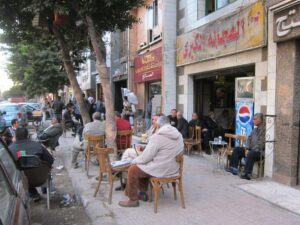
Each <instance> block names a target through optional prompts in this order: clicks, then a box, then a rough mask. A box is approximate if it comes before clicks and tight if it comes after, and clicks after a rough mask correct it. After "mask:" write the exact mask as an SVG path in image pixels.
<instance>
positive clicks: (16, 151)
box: [9, 128, 53, 201]
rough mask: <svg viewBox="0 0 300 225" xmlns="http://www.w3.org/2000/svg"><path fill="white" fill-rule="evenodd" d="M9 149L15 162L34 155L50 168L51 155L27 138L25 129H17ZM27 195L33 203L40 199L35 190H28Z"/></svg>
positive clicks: (41, 146) (51, 162)
mask: <svg viewBox="0 0 300 225" xmlns="http://www.w3.org/2000/svg"><path fill="white" fill-rule="evenodd" d="M9 149H10V151H11V153H12V155H13V157H14V159H15V160H18V158H20V157H21V156H24V155H36V156H38V157H39V158H40V160H42V161H45V162H47V163H49V165H50V166H51V165H52V164H53V157H52V155H51V154H50V153H49V152H48V150H47V149H46V148H45V147H44V146H43V145H41V144H40V143H38V142H35V141H32V140H30V139H29V138H28V130H27V129H26V128H17V130H16V142H13V143H12V144H11V145H10V146H9ZM29 195H30V197H31V198H32V199H33V200H34V201H38V200H39V199H40V195H39V193H38V192H37V190H36V188H29Z"/></svg>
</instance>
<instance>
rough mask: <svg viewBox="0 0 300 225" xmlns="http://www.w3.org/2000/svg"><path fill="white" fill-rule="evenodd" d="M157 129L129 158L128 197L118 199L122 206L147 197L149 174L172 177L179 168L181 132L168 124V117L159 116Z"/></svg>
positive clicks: (132, 205)
mask: <svg viewBox="0 0 300 225" xmlns="http://www.w3.org/2000/svg"><path fill="white" fill-rule="evenodd" d="M157 125H158V128H159V130H158V131H157V132H156V133H155V134H154V135H152V136H151V137H150V139H149V143H148V145H147V147H146V148H145V150H144V152H143V154H141V155H139V156H138V157H137V158H135V159H134V160H133V161H132V165H131V166H130V168H129V170H128V180H127V185H126V190H125V193H126V195H127V196H128V197H129V200H128V201H120V202H119V205H120V206H122V207H137V206H138V205H139V200H147V195H146V193H147V188H148V182H149V177H152V176H153V177H159V178H160V177H173V176H177V175H178V172H179V164H178V163H177V162H176V156H177V155H178V154H180V153H182V152H183V150H184V144H183V138H182V135H181V134H180V133H179V132H178V130H177V129H176V128H175V127H172V126H171V125H170V121H169V118H168V117H166V116H161V117H159V119H158V121H157Z"/></svg>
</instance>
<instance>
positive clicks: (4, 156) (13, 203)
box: [0, 139, 36, 225]
mask: <svg viewBox="0 0 300 225" xmlns="http://www.w3.org/2000/svg"><path fill="white" fill-rule="evenodd" d="M18 162H19V161H18ZM25 164H26V163H25ZM25 164H24V162H23V163H22V166H21V163H20V164H19V163H16V162H15V161H14V159H13V157H12V155H11V154H10V152H9V150H8V148H7V146H6V145H5V144H4V142H3V141H2V139H0V225H30V206H29V196H28V183H27V179H26V177H25V175H24V173H23V172H21V169H25V168H30V167H26V165H25ZM24 166H25V167H24ZM32 167H36V166H32Z"/></svg>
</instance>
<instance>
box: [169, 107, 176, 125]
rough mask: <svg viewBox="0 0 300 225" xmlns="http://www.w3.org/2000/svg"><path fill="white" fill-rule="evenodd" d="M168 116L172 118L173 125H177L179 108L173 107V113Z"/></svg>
mask: <svg viewBox="0 0 300 225" xmlns="http://www.w3.org/2000/svg"><path fill="white" fill-rule="evenodd" d="M168 118H169V120H170V124H171V125H172V126H173V127H177V109H172V110H171V114H170V115H168Z"/></svg>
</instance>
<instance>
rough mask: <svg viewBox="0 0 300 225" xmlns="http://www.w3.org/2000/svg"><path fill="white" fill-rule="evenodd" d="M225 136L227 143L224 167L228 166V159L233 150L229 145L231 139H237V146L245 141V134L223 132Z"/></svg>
mask: <svg viewBox="0 0 300 225" xmlns="http://www.w3.org/2000/svg"><path fill="white" fill-rule="evenodd" d="M225 137H227V138H228V145H227V150H226V157H227V160H226V168H229V161H230V157H231V155H232V152H233V147H232V145H231V143H232V140H234V139H236V140H239V146H240V147H242V146H243V144H244V143H245V142H246V141H247V136H244V135H236V134H230V133H225Z"/></svg>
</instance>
